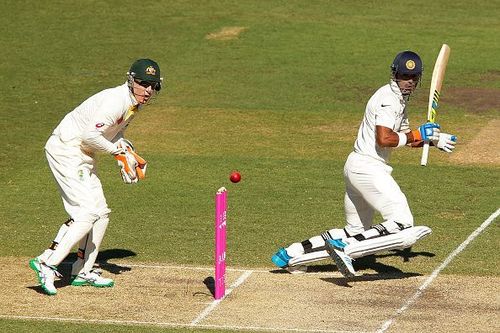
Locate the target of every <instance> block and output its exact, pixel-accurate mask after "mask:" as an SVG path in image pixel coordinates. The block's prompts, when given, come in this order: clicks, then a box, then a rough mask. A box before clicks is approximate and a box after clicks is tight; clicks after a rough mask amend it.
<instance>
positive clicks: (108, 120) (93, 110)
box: [53, 83, 140, 154]
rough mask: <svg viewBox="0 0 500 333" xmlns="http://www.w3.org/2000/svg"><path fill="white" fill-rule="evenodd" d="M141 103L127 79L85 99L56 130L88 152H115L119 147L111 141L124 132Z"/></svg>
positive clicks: (70, 142)
mask: <svg viewBox="0 0 500 333" xmlns="http://www.w3.org/2000/svg"><path fill="white" fill-rule="evenodd" d="M139 107H140V106H139V105H138V103H137V101H136V99H135V98H134V96H133V95H132V94H131V92H130V89H129V87H128V85H127V83H124V84H122V85H120V86H117V87H114V88H110V89H106V90H103V91H101V92H99V93H97V94H95V95H93V96H91V97H89V98H88V99H86V100H85V101H84V102H83V103H82V104H80V105H79V106H77V107H76V108H75V109H74V110H73V111H71V112H70V113H68V114H67V115H66V116H65V117H64V118H63V120H62V121H61V122H60V123H59V125H58V126H57V127H56V128H55V129H54V132H53V134H54V135H57V136H59V138H60V139H61V141H62V142H64V143H66V144H69V145H80V146H81V147H82V148H83V150H84V151H86V152H89V153H93V152H96V151H105V152H108V153H110V154H112V153H114V152H116V150H117V148H116V146H115V145H114V144H113V143H112V142H111V141H112V140H113V138H115V137H116V136H117V135H122V133H123V131H124V129H125V127H127V125H128V123H129V122H130V121H131V120H132V119H133V118H134V115H135V112H136V111H137V110H138V109H139Z"/></svg>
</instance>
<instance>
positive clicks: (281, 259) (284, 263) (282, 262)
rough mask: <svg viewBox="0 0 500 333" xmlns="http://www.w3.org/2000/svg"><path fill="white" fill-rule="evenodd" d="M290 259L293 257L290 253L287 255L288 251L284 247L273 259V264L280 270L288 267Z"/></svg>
mask: <svg viewBox="0 0 500 333" xmlns="http://www.w3.org/2000/svg"><path fill="white" fill-rule="evenodd" d="M290 259H292V257H290V256H289V255H288V253H286V250H285V248H283V247H281V248H280V249H279V250H278V252H276V253H275V254H274V255H273V257H272V258H271V260H272V262H273V263H274V264H275V265H276V266H278V267H279V268H286V267H288V262H289V261H290Z"/></svg>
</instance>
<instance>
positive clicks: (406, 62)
mask: <svg viewBox="0 0 500 333" xmlns="http://www.w3.org/2000/svg"><path fill="white" fill-rule="evenodd" d="M423 71H424V66H423V64H422V59H420V56H419V55H418V54H416V53H415V52H412V51H403V52H400V53H398V55H397V56H396V58H394V61H393V62H392V64H391V73H392V77H393V78H395V77H396V75H417V76H419V77H420V76H422V72H423Z"/></svg>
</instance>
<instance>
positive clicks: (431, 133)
mask: <svg viewBox="0 0 500 333" xmlns="http://www.w3.org/2000/svg"><path fill="white" fill-rule="evenodd" d="M440 128H441V126H439V124H438V123H430V122H429V123H425V124H422V125H420V126H419V127H418V128H417V129H416V130H413V131H412V133H413V139H414V141H421V140H424V141H431V140H439V132H440Z"/></svg>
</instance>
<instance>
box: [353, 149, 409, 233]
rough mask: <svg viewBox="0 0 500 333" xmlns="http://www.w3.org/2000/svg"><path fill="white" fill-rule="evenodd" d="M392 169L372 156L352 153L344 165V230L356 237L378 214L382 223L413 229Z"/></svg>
mask: <svg viewBox="0 0 500 333" xmlns="http://www.w3.org/2000/svg"><path fill="white" fill-rule="evenodd" d="M391 173H392V168H391V167H390V166H389V165H387V164H385V163H384V162H381V161H379V160H376V159H374V158H373V157H370V156H366V155H361V154H358V153H356V152H352V153H351V154H350V155H349V157H348V158H347V161H346V163H345V166H344V179H345V185H346V193H345V198H344V205H345V207H344V208H345V214H346V222H347V226H346V230H347V232H348V233H349V234H351V235H355V234H359V233H361V232H363V231H365V230H368V229H369V228H370V227H371V226H372V221H373V215H374V213H375V211H378V212H379V213H380V214H381V215H382V218H383V219H384V220H385V221H388V220H393V221H395V222H398V223H401V224H403V225H404V226H405V227H412V226H413V215H412V213H411V211H410V207H409V206H408V201H407V200H406V196H405V195H404V193H403V192H402V191H401V189H400V188H399V185H398V184H397V183H396V181H395V180H394V178H392V176H391Z"/></svg>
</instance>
